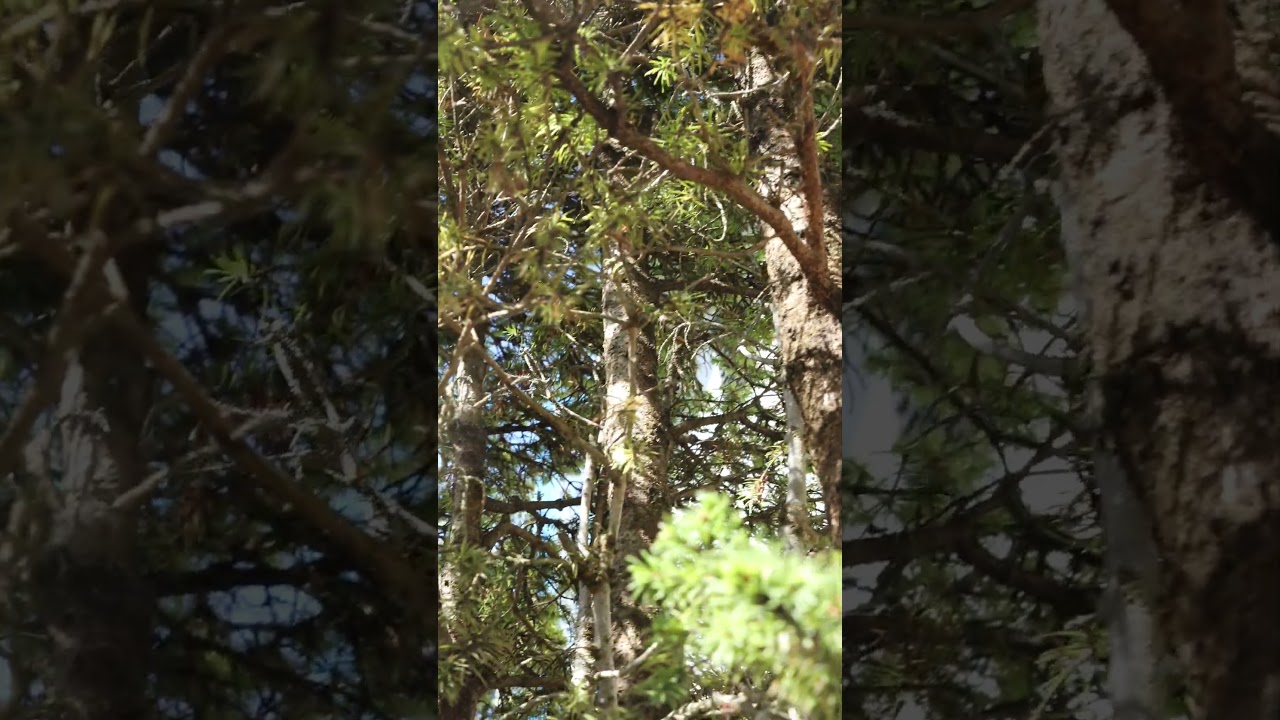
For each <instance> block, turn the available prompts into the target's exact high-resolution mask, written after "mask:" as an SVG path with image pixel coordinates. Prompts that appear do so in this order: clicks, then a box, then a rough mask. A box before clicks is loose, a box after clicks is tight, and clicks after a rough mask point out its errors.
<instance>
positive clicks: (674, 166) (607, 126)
mask: <svg viewBox="0 0 1280 720" xmlns="http://www.w3.org/2000/svg"><path fill="white" fill-rule="evenodd" d="M572 48H573V44H572V43H571V42H570V41H565V50H564V52H563V53H562V55H561V57H560V61H559V62H558V63H557V65H556V68H555V71H554V72H555V75H556V77H558V78H559V79H560V82H561V83H562V84H563V85H564V88H565V89H566V90H568V91H569V92H570V93H571V94H573V96H574V97H575V98H577V100H578V102H579V103H580V104H581V105H582V108H583V109H584V110H586V112H587V114H588V115H590V116H591V117H592V118H593V119H594V120H595V121H596V123H597V124H599V125H600V127H602V128H603V129H604V130H605V131H606V132H608V133H609V135H610V136H611V137H613V138H614V139H615V140H617V141H618V142H619V143H621V144H622V145H623V146H625V147H627V148H629V149H631V150H634V151H635V152H637V153H639V154H640V155H642V156H644V157H645V158H647V159H649V160H651V161H653V162H654V163H656V164H657V165H658V166H659V167H661V168H662V169H663V170H666V171H668V172H670V173H671V174H672V175H674V176H676V177H677V178H679V179H681V180H687V181H689V182H694V183H697V184H699V185H702V186H704V187H707V188H710V189H712V190H719V191H720V192H723V193H724V194H725V195H728V196H729V198H731V199H732V200H733V201H734V202H736V203H738V204H739V205H741V206H742V207H743V208H744V209H745V210H747V211H748V212H750V213H751V214H752V215H755V216H756V217H757V218H759V219H760V220H761V222H763V223H765V224H766V225H768V226H769V227H771V228H773V230H774V231H775V232H776V233H778V238H779V239H780V240H782V243H783V245H785V246H786V248H787V250H788V251H789V252H790V253H791V254H792V255H793V256H794V257H795V258H796V262H798V263H799V265H800V270H801V272H802V273H803V274H804V278H805V280H806V281H807V282H808V283H809V285H810V287H811V289H812V291H813V293H814V296H815V297H817V298H819V299H820V300H821V301H822V302H823V304H824V305H825V306H827V307H829V308H830V309H831V311H832V312H838V311H839V307H840V298H839V295H840V293H839V290H838V289H837V288H836V284H835V283H834V282H833V281H832V279H831V277H830V274H829V273H828V272H827V267H826V263H825V262H823V260H822V258H821V256H820V255H819V254H818V253H817V252H816V251H815V250H814V249H813V248H812V247H810V246H809V245H808V244H807V243H805V242H804V241H803V240H802V239H801V238H800V236H799V234H797V233H796V229H795V227H793V226H792V224H791V221H790V220H788V219H787V216H786V214H785V213H783V212H782V210H781V209H780V208H778V207H776V206H775V205H773V204H772V203H770V202H769V201H768V200H766V199H765V198H764V196H762V195H760V194H759V193H757V192H756V191H755V190H752V189H751V187H750V186H749V185H748V184H747V183H745V182H743V180H742V178H740V177H737V176H735V175H732V174H729V173H727V172H721V171H716V170H711V169H708V168H701V167H698V166H696V165H693V164H691V163H689V162H687V161H685V160H681V159H680V158H678V157H676V156H674V155H672V154H671V153H669V152H667V151H666V150H663V149H662V148H661V147H658V144H657V143H655V142H654V141H653V138H651V137H649V136H648V135H645V134H643V133H641V132H640V131H639V130H637V129H636V128H635V127H634V126H632V125H631V124H630V122H628V121H627V119H626V117H625V116H624V115H623V114H621V113H619V112H618V111H617V110H615V109H613V108H610V107H608V106H606V105H605V104H604V103H603V102H602V101H601V100H600V99H599V98H597V97H595V96H594V95H592V94H591V92H590V91H589V90H587V88H586V86H585V85H583V83H582V80H581V79H579V78H578V76H577V74H576V73H575V72H574V70H573V60H572ZM711 164H713V165H714V164H715V163H711ZM818 231H819V232H820V231H821V230H820V227H819V230H818Z"/></svg>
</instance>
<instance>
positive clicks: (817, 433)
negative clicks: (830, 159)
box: [749, 54, 841, 546]
mask: <svg viewBox="0 0 1280 720" xmlns="http://www.w3.org/2000/svg"><path fill="white" fill-rule="evenodd" d="M749 73H750V81H749V87H760V86H762V85H767V84H769V83H771V82H774V81H775V72H774V70H773V68H771V67H769V63H768V61H767V60H766V59H765V58H764V57H763V56H761V55H759V54H757V55H755V56H753V57H752V59H751V64H750V68H749ZM797 104H798V103H797ZM750 113H751V128H752V137H751V141H752V145H753V147H752V152H753V154H755V155H757V156H759V157H761V158H763V161H764V163H765V171H764V179H763V180H762V181H761V186H760V194H761V195H764V196H765V197H767V198H769V199H770V200H771V201H774V202H777V203H779V204H780V207H781V209H782V212H783V213H784V214H785V215H786V216H787V219H788V220H790V221H791V225H792V227H794V228H796V230H797V232H798V233H799V234H800V235H801V237H802V238H805V239H806V241H808V238H809V237H811V233H810V232H809V230H810V228H809V227H808V226H809V224H810V222H809V217H810V216H811V213H810V203H811V202H812V200H813V198H810V197H808V196H806V195H805V194H804V193H803V192H801V191H800V189H799V188H800V186H801V180H800V178H801V169H800V159H799V157H798V156H799V153H798V152H797V148H796V146H797V143H796V142H795V141H794V139H793V137H792V135H793V134H792V133H791V132H789V131H788V127H787V125H788V123H787V121H786V120H787V119H791V118H795V117H797V115H798V112H797V108H796V107H794V106H792V104H791V103H784V102H782V101H780V100H777V99H776V98H771V99H769V100H765V101H761V102H757V103H756V104H755V106H754V107H752V109H751V111H750ZM836 195H837V193H835V192H832V191H831V188H827V192H826V193H825V195H824V197H823V198H822V203H823V207H822V209H821V216H822V218H823V223H824V224H823V227H822V228H820V229H818V232H821V233H822V242H823V244H824V245H825V249H826V252H825V257H826V258H827V267H826V268H824V269H822V270H823V271H825V272H826V273H827V274H828V275H829V276H830V277H831V278H838V277H840V275H839V273H840V267H839V266H840V219H839V213H838V212H837V210H836V206H837V198H836ZM763 230H764V237H765V240H766V245H765V265H766V268H767V270H768V273H769V287H770V296H771V299H772V304H773V315H774V326H775V327H776V328H777V331H778V343H779V345H780V347H781V350H782V369H783V374H784V375H785V382H786V386H787V388H788V389H789V390H790V391H791V393H792V394H793V395H794V396H795V400H796V403H797V405H798V407H799V409H800V416H801V418H802V419H803V423H804V427H803V441H804V450H805V453H806V454H807V455H808V457H809V461H810V462H811V463H812V466H813V472H814V475H816V476H817V478H818V483H819V485H820V486H821V488H822V498H823V502H824V504H825V505H826V513H827V518H828V525H829V530H830V537H831V541H832V543H833V544H834V545H836V546H838V545H839V543H840V538H841V531H840V528H841V520H840V512H841V509H840V452H841V448H840V441H841V435H840V379H841V375H840V373H841V346H840V318H839V317H838V316H837V314H836V312H835V309H834V308H833V307H832V306H831V304H830V303H828V302H827V301H826V299H824V298H822V297H819V296H818V295H817V294H816V293H815V291H814V288H813V287H812V285H811V284H810V283H809V282H808V281H807V280H806V278H805V273H804V272H803V270H802V268H801V266H800V262H799V261H798V260H797V259H796V258H795V256H794V255H793V254H792V253H791V251H789V250H788V249H787V247H786V245H785V244H783V242H782V239H781V238H779V237H778V235H777V233H776V232H775V231H774V230H773V228H771V227H769V226H768V225H764V226H763ZM836 283H837V285H838V281H836Z"/></svg>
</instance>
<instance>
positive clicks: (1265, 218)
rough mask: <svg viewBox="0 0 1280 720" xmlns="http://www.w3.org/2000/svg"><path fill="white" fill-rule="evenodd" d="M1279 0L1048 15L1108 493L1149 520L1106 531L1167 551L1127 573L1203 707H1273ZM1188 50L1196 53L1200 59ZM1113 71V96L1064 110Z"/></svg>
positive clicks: (1044, 27) (1277, 553)
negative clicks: (1102, 48) (1273, 24)
mask: <svg viewBox="0 0 1280 720" xmlns="http://www.w3.org/2000/svg"><path fill="white" fill-rule="evenodd" d="M1268 9H1269V8H1268V6H1267V5H1266V4H1265V3H1256V4H1251V3H1227V2H1207V3H1198V4H1195V5H1193V6H1188V7H1186V8H1181V9H1179V11H1177V12H1172V13H1166V12H1165V10H1166V9H1165V8H1164V7H1160V8H1159V9H1157V7H1156V6H1155V4H1153V3H1146V2H1121V1H1120V0H1116V1H1113V2H1112V1H1109V2H1105V3H1079V4H1077V5H1074V6H1072V7H1068V8H1062V9H1057V8H1050V7H1047V6H1046V7H1044V8H1042V9H1041V12H1040V31H1041V38H1042V45H1043V47H1044V48H1045V81H1046V86H1047V88H1048V89H1049V92H1050V97H1051V99H1052V102H1053V105H1054V107H1055V108H1057V109H1059V110H1060V111H1063V112H1064V114H1066V116H1065V117H1064V118H1063V119H1062V120H1061V121H1060V122H1059V127H1060V128H1061V130H1060V131H1059V135H1058V138H1057V140H1058V142H1057V143H1056V151H1057V154H1058V157H1059V158H1060V161H1061V164H1062V170H1063V174H1062V186H1061V191H1060V195H1059V198H1058V202H1059V206H1060V208H1061V211H1062V214H1063V227H1064V241H1066V242H1067V243H1068V252H1069V253H1070V254H1071V256H1072V260H1073V261H1074V264H1075V270H1076V272H1077V273H1078V281H1077V282H1078V287H1079V290H1078V292H1079V295H1080V300H1081V302H1082V303H1083V304H1084V306H1085V308H1086V320H1087V324H1086V326H1085V334H1086V337H1087V338H1088V339H1089V342H1090V353H1089V360H1090V364H1091V366H1092V367H1091V370H1092V373H1091V374H1092V376H1093V378H1094V382H1095V383H1096V385H1095V386H1094V391H1093V392H1094V395H1093V396H1092V397H1091V398H1090V400H1091V409H1092V411H1093V412H1094V413H1096V415H1095V416H1094V417H1093V418H1092V419H1093V420H1094V422H1095V423H1096V431H1097V435H1096V438H1097V440H1096V442H1097V443H1098V446H1099V453H1101V454H1102V455H1104V456H1105V458H1106V461H1107V462H1106V464H1105V468H1106V471H1107V472H1108V473H1109V474H1110V475H1109V477H1108V478H1107V481H1108V483H1110V484H1111V487H1105V486H1104V488H1103V490H1104V493H1105V492H1110V493H1113V494H1115V495H1118V496H1120V497H1119V498H1118V499H1117V500H1116V501H1114V502H1113V504H1112V505H1110V506H1104V507H1106V510H1108V511H1111V512H1112V513H1113V515H1117V516H1118V514H1119V513H1120V512H1127V513H1128V515H1127V516H1125V517H1124V520H1123V521H1125V522H1129V523H1133V522H1139V523H1141V525H1140V526H1141V527H1144V528H1147V529H1148V532H1146V533H1135V534H1133V535H1132V536H1131V537H1126V536H1121V535H1119V534H1118V533H1113V534H1112V537H1111V539H1110V542H1113V543H1118V542H1119V541H1121V540H1125V541H1128V543H1127V544H1126V545H1125V546H1124V547H1115V548H1113V551H1114V552H1117V553H1122V552H1123V553H1127V555H1128V557H1129V558H1132V557H1134V556H1136V555H1138V554H1139V553H1142V554H1143V555H1145V556H1146V557H1149V558H1152V559H1154V558H1159V559H1160V563H1159V564H1158V565H1156V566H1155V567H1143V568H1141V569H1142V570H1143V572H1142V574H1140V575H1134V576H1132V577H1130V578H1129V583H1128V584H1127V585H1128V586H1127V587H1126V588H1124V589H1125V590H1128V592H1129V593H1130V594H1131V595H1136V596H1137V597H1139V598H1140V599H1141V602H1142V603H1143V605H1144V606H1146V607H1148V608H1149V609H1150V610H1151V611H1152V612H1153V613H1154V615H1155V623H1154V626H1155V630H1156V632H1155V634H1154V639H1155V640H1157V641H1158V646H1157V648H1156V652H1157V653H1169V654H1170V655H1172V656H1174V657H1176V658H1177V659H1178V661H1179V662H1180V664H1181V672H1182V674H1183V675H1184V676H1185V680H1186V682H1187V685H1188V695H1189V697H1190V700H1191V702H1192V708H1193V710H1192V715H1193V716H1194V717H1196V718H1218V717H1240V718H1262V717H1273V716H1274V715H1275V714H1276V713H1277V712H1280V696H1277V694H1276V691H1275V690H1274V685H1275V683H1276V680H1275V678H1276V677H1280V675H1278V674H1277V673H1280V655H1277V653H1276V640H1277V639H1280V626H1278V625H1277V624H1276V622H1275V620H1274V617H1273V613H1272V612H1271V611H1270V608H1271V607H1272V604H1273V603H1274V602H1275V601H1276V600H1277V599H1280V588H1278V587H1277V586H1276V585H1275V584H1274V583H1272V582H1270V580H1269V573H1268V572H1266V571H1264V570H1263V568H1269V567H1273V566H1275V564H1276V563H1277V561H1278V560H1280V537H1278V536H1277V535H1276V533H1275V530H1274V529H1272V526H1274V525H1275V522H1274V518H1275V515H1274V514H1275V512H1276V508H1277V506H1276V500H1275V499H1273V497H1272V493H1271V491H1270V490H1269V489H1268V488H1269V486H1268V484H1267V483H1266V481H1265V480H1264V479H1263V478H1265V477H1267V476H1268V474H1269V473H1270V472H1271V471H1272V469H1273V468H1274V467H1276V463H1277V461H1276V459H1275V452H1274V450H1273V449H1272V448H1273V447H1274V446H1275V442H1274V440H1275V432H1274V431H1273V430H1272V428H1271V426H1270V425H1269V424H1268V423H1267V422H1265V421H1262V422H1260V421H1259V418H1263V417H1266V414H1267V410H1266V408H1267V407H1268V406H1269V405H1270V398H1271V396H1272V395H1273V390H1272V386H1273V385H1274V381H1273V380H1272V379H1271V374H1270V373H1269V371H1268V368H1270V367H1272V366H1273V364H1274V358H1275V357H1276V353H1277V350H1276V348H1275V346H1276V339H1275V330H1274V325H1275V323H1274V317H1273V315H1274V311H1273V310H1272V307H1273V306H1274V303H1275V300H1274V296H1275V293H1276V290H1275V286H1276V280H1277V279H1278V278H1280V257H1278V256H1277V243H1276V237H1277V235H1276V231H1277V229H1278V227H1280V226H1277V225H1276V224H1275V223H1274V221H1273V219H1272V218H1273V213H1274V204H1273V203H1271V202H1265V203H1264V202H1262V201H1261V197H1262V196H1263V195H1264V194H1265V195H1266V196H1267V197H1274V195H1273V194H1272V191H1273V190H1274V182H1275V181H1274V178H1275V165H1274V163H1273V162H1272V159H1273V158H1274V157H1275V148H1276V147H1278V145H1277V143H1278V142H1280V140H1278V139H1277V137H1276V135H1275V133H1274V132H1273V131H1272V130H1270V129H1269V128H1268V127H1267V124H1266V123H1267V116H1266V115H1265V114H1263V113H1265V112H1266V111H1267V110H1269V107H1268V105H1267V104H1266V101H1267V100H1268V99H1269V98H1273V97H1274V95H1273V94H1269V93H1267V92H1266V90H1267V88H1270V87H1274V85H1275V82H1276V80H1277V74H1276V68H1275V67H1274V66H1273V65H1271V64H1270V57H1271V52H1272V47H1271V46H1270V45H1268V44H1267V42H1268V41H1270V40H1271V30H1270V24H1269V23H1270V21H1271V18H1270V13H1269V12H1268ZM1063 33H1069V34H1070V35H1069V36H1070V37H1072V38H1073V42H1074V41H1079V40H1081V39H1089V38H1098V39H1099V40H1100V39H1102V38H1107V39H1108V43H1109V47H1111V48H1112V50H1111V53H1110V54H1109V56H1108V58H1107V60H1106V61H1105V63H1103V62H1101V61H1099V60H1098V59H1097V58H1095V57H1093V56H1091V55H1090V54H1089V53H1082V52H1079V51H1073V50H1071V49H1068V48H1067V47H1066V46H1065V45H1064V42H1065V38H1066V37H1068V35H1064V34H1063ZM1189 55H1194V56H1195V57H1197V58H1199V61H1198V62H1200V63H1203V65H1201V66H1199V67H1197V68H1196V69H1194V70H1192V69H1190V68H1188V67H1187V66H1186V62H1185V60H1184V58H1186V57H1188V56H1189ZM1259 83H1264V84H1263V85H1262V86H1261V87H1259ZM1099 87H1101V88H1105V90H1106V95H1107V96H1108V98H1110V102H1108V103H1106V104H1104V105H1102V106H1101V107H1099V108H1098V109H1097V110H1093V111H1091V112H1083V113H1077V114H1074V115H1072V114H1069V110H1070V109H1072V108H1075V107H1078V106H1080V104H1081V103H1082V102H1083V101H1085V99H1086V96H1088V97H1092V96H1095V95H1096V94H1097V91H1096V88H1099ZM1086 88H1087V89H1086ZM1103 123H1105V127H1106V130H1105V132H1101V133H1098V132H1097V129H1098V128H1100V127H1103ZM1086 133H1093V134H1094V139H1092V140H1089V141H1086V140H1085V139H1084V135H1085V134H1086ZM1122 165H1123V166H1124V167H1125V168H1126V171H1125V172H1116V169H1118V168H1119V167H1121V166H1122ZM1102 459H1103V458H1102V457H1100V458H1099V459H1098V462H1099V467H1100V470H1101V468H1102V467H1104V466H1103V465H1102ZM1100 480H1101V478H1100ZM1125 500H1127V501H1128V502H1127V504H1122V501H1125ZM1109 526H1110V523H1109ZM1117 627H1120V626H1119V624H1117ZM1161 661H1163V657H1161V655H1160V654H1157V655H1156V656H1155V657H1154V658H1153V659H1148V662H1161ZM1128 670H1129V671H1130V672H1133V673H1134V675H1133V676H1132V677H1134V678H1141V679H1146V678H1158V675H1159V673H1158V672H1157V671H1156V670H1155V669H1154V668H1152V669H1149V670H1146V671H1144V672H1141V673H1138V672H1137V671H1136V669H1135V668H1129V669H1128ZM1124 679H1125V676H1124V675H1121V674H1120V673H1116V675H1115V680H1116V681H1117V682H1119V681H1122V680H1124ZM1114 691H1115V692H1117V693H1124V694H1125V695H1126V697H1124V698H1123V699H1125V700H1128V701H1131V702H1133V703H1141V704H1146V703H1150V702H1154V701H1155V700H1156V697H1155V695H1154V693H1153V692H1152V691H1151V690H1149V689H1148V688H1127V687H1124V686H1123V685H1118V686H1117V687H1116V688H1115V690H1114ZM1135 712H1136V711H1135ZM1134 716H1135V717H1136V715H1134Z"/></svg>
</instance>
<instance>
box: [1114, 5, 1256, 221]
mask: <svg viewBox="0 0 1280 720" xmlns="http://www.w3.org/2000/svg"><path fill="white" fill-rule="evenodd" d="M1107 5H1108V6H1109V7H1110V8H1111V11H1112V12H1113V13H1115V15H1116V17H1117V19H1118V20H1119V21H1120V25H1121V27H1123V28H1124V30H1125V31H1126V32H1128V33H1129V35H1131V36H1132V37H1133V39H1134V41H1135V42H1137V44H1138V48H1139V49H1140V50H1141V51H1142V53H1143V55H1144V56H1146V59H1147V63H1148V65H1149V66H1150V67H1151V74H1152V77H1154V78H1155V81H1156V83H1157V84H1158V85H1159V86H1160V89H1161V90H1163V91H1164V94H1165V97H1166V98H1167V99H1168V101H1169V104H1170V105H1171V106H1172V108H1173V117H1174V122H1175V127H1177V129H1178V131H1179V132H1180V134H1181V140H1182V142H1183V144H1184V146H1185V148H1186V150H1187V153H1188V155H1189V157H1190V159H1191V160H1192V162H1193V163H1194V164H1195V165H1197V166H1198V167H1199V168H1200V169H1201V171H1202V172H1204V173H1205V175H1206V176H1207V177H1208V179H1209V181H1210V183H1211V184H1212V185H1214V186H1216V187H1218V188H1219V189H1220V190H1222V191H1223V192H1224V193H1225V194H1226V195H1227V196H1228V197H1230V198H1231V199H1232V200H1234V201H1235V202H1236V203H1238V204H1239V205H1240V207H1241V208H1242V209H1243V210H1244V211H1245V212H1247V213H1248V214H1249V215H1250V216H1252V217H1253V218H1254V220H1256V221H1257V222H1258V223H1259V224H1261V225H1262V226H1263V228H1264V229H1265V230H1266V231H1267V232H1268V233H1270V235H1271V237H1272V240H1273V241H1280V203H1278V202H1276V198H1277V197H1280V138H1277V137H1276V136H1275V135H1274V134H1273V133H1271V131H1270V130H1268V129H1267V127H1266V125H1265V124H1264V123H1263V122H1262V121H1261V120H1260V119H1259V118H1258V117H1256V116H1255V115H1254V113H1253V112H1252V111H1251V110H1250V108H1249V106H1248V104H1247V103H1245V100H1244V89H1243V83H1242V81H1241V78H1240V74H1239V72H1238V71H1237V69H1236V62H1235V32H1234V29H1233V27H1232V22H1231V17H1230V14H1229V12H1228V7H1227V0H1184V2H1181V3H1172V4H1171V3H1168V2H1164V1H1163V0H1107Z"/></svg>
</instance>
